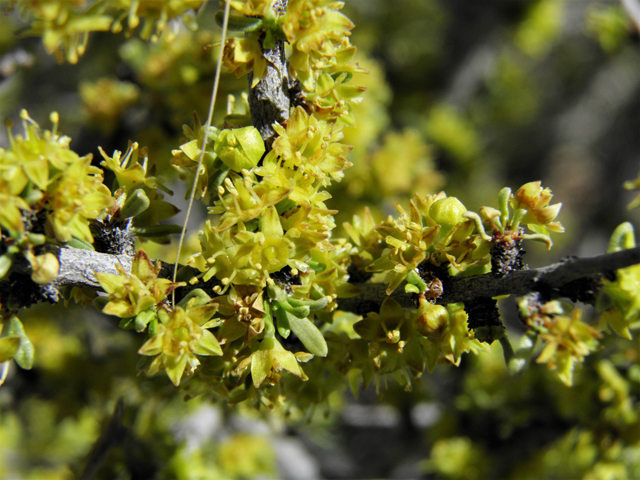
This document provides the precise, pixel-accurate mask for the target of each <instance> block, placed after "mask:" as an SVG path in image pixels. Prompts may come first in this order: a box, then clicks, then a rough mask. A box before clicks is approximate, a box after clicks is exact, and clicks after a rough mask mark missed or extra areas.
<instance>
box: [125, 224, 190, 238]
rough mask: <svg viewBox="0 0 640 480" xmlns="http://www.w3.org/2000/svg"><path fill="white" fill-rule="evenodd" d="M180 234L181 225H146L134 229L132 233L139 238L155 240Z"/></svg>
mask: <svg viewBox="0 0 640 480" xmlns="http://www.w3.org/2000/svg"><path fill="white" fill-rule="evenodd" d="M181 232H182V225H148V226H145V227H135V228H134V229H133V233H135V234H136V235H137V236H139V237H147V238H155V237H164V236H166V235H171V234H176V233H181Z"/></svg>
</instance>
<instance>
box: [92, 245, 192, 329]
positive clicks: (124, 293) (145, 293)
mask: <svg viewBox="0 0 640 480" xmlns="http://www.w3.org/2000/svg"><path fill="white" fill-rule="evenodd" d="M116 268H117V269H118V271H119V274H118V275H115V274H112V273H96V278H97V279H98V281H99V282H100V286H101V287H102V288H103V289H104V291H105V292H106V293H107V294H109V303H107V304H106V305H105V307H104V308H103V309H102V311H103V312H104V313H107V314H109V315H116V316H118V317H121V318H128V317H135V316H136V315H138V314H140V313H141V312H143V311H144V310H147V309H149V308H151V307H154V306H156V305H158V304H160V303H162V302H163V301H164V300H165V299H166V298H167V296H168V295H169V294H170V293H171V292H172V291H174V290H175V289H176V288H177V287H179V286H180V285H184V284H183V283H173V282H172V281H171V280H169V279H166V278H158V274H159V273H160V268H161V264H160V262H156V264H155V265H154V264H152V263H151V260H150V259H149V257H148V256H147V254H146V253H145V251H144V250H138V253H137V254H136V256H135V258H134V259H133V262H132V263H131V273H127V272H126V271H125V270H124V268H122V266H120V265H117V266H116Z"/></svg>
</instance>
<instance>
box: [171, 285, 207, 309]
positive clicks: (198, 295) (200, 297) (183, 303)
mask: <svg viewBox="0 0 640 480" xmlns="http://www.w3.org/2000/svg"><path fill="white" fill-rule="evenodd" d="M192 298H195V299H196V301H195V305H193V306H194V307H200V306H202V305H206V304H207V303H209V302H210V301H211V297H210V296H209V295H207V293H206V292H205V291H204V290H202V289H201V288H196V289H194V290H191V291H190V292H189V293H187V295H185V297H184V298H183V299H182V300H180V302H178V306H179V307H182V308H187V304H188V303H189V300H191V299H192Z"/></svg>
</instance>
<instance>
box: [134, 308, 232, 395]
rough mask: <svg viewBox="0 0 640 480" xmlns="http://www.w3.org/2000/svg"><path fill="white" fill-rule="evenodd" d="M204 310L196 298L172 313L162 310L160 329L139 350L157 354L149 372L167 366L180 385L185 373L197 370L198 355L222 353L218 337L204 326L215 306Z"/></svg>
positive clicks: (171, 375)
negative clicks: (184, 307)
mask: <svg viewBox="0 0 640 480" xmlns="http://www.w3.org/2000/svg"><path fill="white" fill-rule="evenodd" d="M202 313H203V312H202V307H195V299H192V300H190V301H189V303H188V304H187V307H186V309H183V308H181V307H175V308H174V309H173V310H172V311H171V312H170V313H166V312H165V311H163V310H160V311H159V312H158V318H159V319H160V323H159V324H158V326H157V327H156V333H155V334H154V335H153V336H152V337H151V338H150V339H149V340H147V342H146V343H145V344H144V345H143V346H142V347H141V348H140V350H138V353H139V354H140V355H149V356H156V358H154V360H153V362H152V363H151V365H150V366H149V368H148V369H147V373H148V374H149V375H154V374H155V373H157V372H158V371H159V370H165V371H166V372H167V376H168V377H169V378H170V379H171V382H172V383H173V384H174V385H175V386H176V387H177V386H178V385H180V380H181V379H182V375H183V374H185V373H186V374H187V375H191V374H193V372H194V371H195V369H196V368H197V367H198V365H200V361H199V360H198V357H197V355H222V349H221V348H220V344H219V343H218V340H217V339H216V337H215V336H214V335H213V333H211V332H210V331H209V330H207V329H205V328H202V325H204V324H205V323H206V321H207V320H209V318H211V315H213V313H215V310H213V309H211V308H209V309H208V311H207V312H206V313H205V314H202Z"/></svg>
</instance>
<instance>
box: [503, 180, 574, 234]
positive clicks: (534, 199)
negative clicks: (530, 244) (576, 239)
mask: <svg viewBox="0 0 640 480" xmlns="http://www.w3.org/2000/svg"><path fill="white" fill-rule="evenodd" d="M540 184H541V182H540V181H537V182H530V183H527V184H525V185H523V186H522V187H520V188H519V189H518V191H517V192H516V193H515V195H514V196H513V198H512V200H511V207H512V208H513V209H514V210H516V211H517V210H518V209H524V210H526V213H525V214H524V216H523V217H522V218H521V219H520V222H521V223H524V224H525V225H540V226H543V227H546V228H548V229H549V230H551V231H552V232H564V228H563V227H562V225H561V224H560V222H554V221H553V220H555V218H556V217H557V216H558V213H559V212H560V208H561V207H562V203H556V204H554V205H549V202H550V201H551V197H553V195H552V194H551V190H550V189H548V188H544V189H543V188H542V187H541V185H540Z"/></svg>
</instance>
